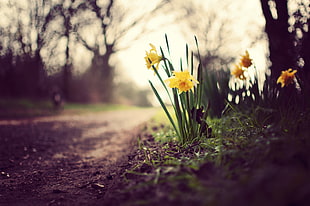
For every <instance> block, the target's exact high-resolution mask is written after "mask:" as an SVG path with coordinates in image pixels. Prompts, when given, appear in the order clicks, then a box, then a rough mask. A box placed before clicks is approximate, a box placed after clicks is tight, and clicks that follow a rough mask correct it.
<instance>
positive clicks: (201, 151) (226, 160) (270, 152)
mask: <svg viewBox="0 0 310 206" xmlns="http://www.w3.org/2000/svg"><path fill="white" fill-rule="evenodd" d="M158 119H160V118H158ZM208 122H209V124H210V126H212V128H213V131H212V134H213V135H212V136H211V137H210V138H205V139H204V140H203V141H200V142H195V143H192V144H191V145H188V146H187V147H183V146H181V145H180V144H178V142H177V141H176V140H174V139H173V138H172V136H173V134H172V133H171V131H173V128H171V126H169V124H168V125H163V124H161V123H160V122H159V124H158V122H157V126H156V121H153V123H152V124H149V125H148V127H146V129H145V131H144V133H142V134H141V136H140V140H139V144H138V150H137V153H136V154H134V155H133V157H135V158H136V159H135V160H130V164H131V165H132V166H131V167H130V168H128V169H127V171H126V172H125V173H124V174H123V177H124V181H125V183H124V184H125V185H126V186H125V188H126V189H127V190H124V191H123V193H122V194H123V195H124V194H127V195H125V196H126V198H127V199H126V202H127V205H136V204H137V203H138V202H140V200H141V199H143V203H144V204H146V205H159V204H164V205H174V204H178V205H213V206H217V205H230V203H231V202H236V203H238V205H263V204H264V203H266V202H267V201H268V202H269V203H270V204H272V205H281V204H280V203H281V201H282V203H283V200H282V199H277V198H274V199H273V198H271V199H266V196H265V195H264V192H265V189H266V190H268V191H271V193H270V194H271V195H272V196H275V197H277V196H278V197H285V196H286V195H285V194H286V193H287V192H290V194H291V196H290V197H288V198H287V199H288V200H284V201H287V202H290V201H291V202H293V203H296V204H298V205H305V203H306V202H305V201H306V200H305V199H304V198H306V199H307V195H308V194H309V192H307V190H306V189H300V191H296V192H293V190H292V189H291V188H290V187H292V188H294V187H295V188H296V187H300V188H307V185H308V184H309V181H308V180H307V175H306V174H308V172H310V170H309V168H310V167H309V166H310V159H309V155H310V152H309V151H310V150H309V149H310V141H309V139H307V140H306V139H304V138H302V137H300V136H296V135H295V134H293V133H287V132H286V133H285V132H284V133H283V132H281V130H274V129H273V130H270V128H268V127H260V126H259V125H257V124H256V120H255V119H253V118H252V116H250V115H245V114H244V113H242V112H239V111H238V110H237V109H236V108H234V107H231V108H230V109H229V110H226V113H225V114H224V116H222V118H221V119H208ZM308 130H309V129H308ZM169 131H170V133H169ZM167 135H168V136H169V137H168V138H167ZM161 139H165V140H166V141H157V140H161ZM167 140H169V141H167ZM296 158H297V159H296ZM137 160H138V161H137ZM284 168H286V169H287V170H285V169H284ZM296 168H297V169H296ZM284 171H290V172H293V173H294V172H297V174H299V175H300V178H301V180H299V181H297V182H294V183H293V184H294V185H293V186H292V185H290V186H283V187H281V186H279V189H278V190H273V188H274V187H278V186H275V185H281V184H284V183H285V184H291V183H289V182H290V181H294V179H293V178H294V176H292V174H293V173H290V172H288V173H285V172H284ZM276 174H279V175H278V176H277V175H276ZM270 175H272V178H273V179H272V181H270V180H268V178H269V177H270ZM286 177H287V178H288V179H285V178H286ZM283 182H284V183H283ZM308 186H309V185H308ZM255 187H257V188H255ZM263 188H264V189H263ZM292 193H294V194H292ZM128 194H129V195H128ZM245 196H247V198H245Z"/></svg>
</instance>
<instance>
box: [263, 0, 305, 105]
mask: <svg viewBox="0 0 310 206" xmlns="http://www.w3.org/2000/svg"><path fill="white" fill-rule="evenodd" d="M290 3H292V4H293V3H294V4H295V5H296V9H295V10H294V11H293V13H292V14H290V12H289V8H288V0H261V6H262V11H263V14H264V17H265V20H266V25H265V32H266V34H267V36H268V41H269V59H270V62H271V66H270V69H271V76H270V81H269V83H271V84H273V83H274V84H275V82H276V81H277V78H278V77H279V76H280V74H281V71H283V70H287V69H289V68H292V69H294V70H295V69H297V71H298V72H297V80H298V84H299V85H298V87H300V92H296V89H295V88H294V87H293V86H290V87H289V88H287V89H281V90H280V93H281V94H280V96H282V97H283V100H287V99H289V98H292V99H295V103H297V104H301V105H304V106H306V107H307V105H308V106H310V100H309V98H308V96H309V93H310V82H309V80H310V37H309V28H310V24H309V19H310V17H309V13H310V4H309V3H307V1H306V0H305V1H303V0H301V1H295V2H290ZM292 9H293V8H292ZM278 88H280V86H279V85H278ZM298 93H299V94H301V95H299V94H298Z"/></svg>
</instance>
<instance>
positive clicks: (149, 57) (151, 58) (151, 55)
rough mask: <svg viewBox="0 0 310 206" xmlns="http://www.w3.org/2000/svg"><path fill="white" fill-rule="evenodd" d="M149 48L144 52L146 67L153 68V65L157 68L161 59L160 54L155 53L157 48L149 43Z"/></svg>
mask: <svg viewBox="0 0 310 206" xmlns="http://www.w3.org/2000/svg"><path fill="white" fill-rule="evenodd" d="M150 46H151V49H150V52H146V56H145V57H144V59H145V62H146V67H147V68H148V69H150V68H153V66H155V68H156V69H158V65H159V62H160V61H161V60H162V56H159V55H158V54H157V50H156V48H155V46H154V45H153V44H150Z"/></svg>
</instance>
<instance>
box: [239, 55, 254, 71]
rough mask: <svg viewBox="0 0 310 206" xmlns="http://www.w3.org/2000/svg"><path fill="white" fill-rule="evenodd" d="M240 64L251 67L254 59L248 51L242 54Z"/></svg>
mask: <svg viewBox="0 0 310 206" xmlns="http://www.w3.org/2000/svg"><path fill="white" fill-rule="evenodd" d="M240 64H241V65H242V66H243V67H245V68H249V67H250V66H251V65H252V59H251V58H250V55H249V52H248V51H245V55H241V59H240Z"/></svg>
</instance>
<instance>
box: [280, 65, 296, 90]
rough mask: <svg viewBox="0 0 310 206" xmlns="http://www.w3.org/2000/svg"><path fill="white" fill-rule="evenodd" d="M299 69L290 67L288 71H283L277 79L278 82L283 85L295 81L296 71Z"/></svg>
mask: <svg viewBox="0 0 310 206" xmlns="http://www.w3.org/2000/svg"><path fill="white" fill-rule="evenodd" d="M296 72H297V70H293V69H288V70H286V71H282V73H281V75H280V76H279V78H278V80H277V84H279V83H280V84H281V87H284V86H287V85H289V84H292V83H294V78H295V73H296Z"/></svg>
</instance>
